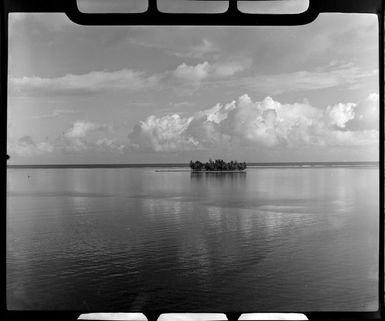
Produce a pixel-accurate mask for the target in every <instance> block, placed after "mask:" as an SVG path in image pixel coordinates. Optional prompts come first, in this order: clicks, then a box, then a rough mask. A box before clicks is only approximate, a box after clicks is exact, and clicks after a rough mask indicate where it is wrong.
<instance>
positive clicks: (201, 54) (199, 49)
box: [170, 39, 221, 60]
mask: <svg viewBox="0 0 385 321" xmlns="http://www.w3.org/2000/svg"><path fill="white" fill-rule="evenodd" d="M220 52H221V50H220V48H219V47H218V46H217V45H216V44H215V43H213V42H212V41H210V40H208V39H203V40H202V41H201V42H200V43H198V44H197V45H194V46H191V47H189V48H187V49H186V50H180V51H177V50H175V51H172V52H171V51H170V53H172V54H174V55H175V56H178V57H187V58H194V59H214V60H215V59H217V58H218V57H219V56H220Z"/></svg>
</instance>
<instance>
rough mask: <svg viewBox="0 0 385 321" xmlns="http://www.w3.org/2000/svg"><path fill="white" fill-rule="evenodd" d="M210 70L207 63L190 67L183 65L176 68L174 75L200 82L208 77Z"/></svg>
mask: <svg viewBox="0 0 385 321" xmlns="http://www.w3.org/2000/svg"><path fill="white" fill-rule="evenodd" d="M209 69H210V64H209V63H208V62H207V61H205V62H203V63H201V64H197V65H196V66H189V65H186V64H185V63H183V64H181V65H179V66H178V67H177V68H176V70H175V72H174V74H175V76H176V77H178V78H182V79H187V80H191V81H200V80H202V79H205V78H207V77H208V75H209Z"/></svg>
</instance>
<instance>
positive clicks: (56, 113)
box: [33, 109, 79, 119]
mask: <svg viewBox="0 0 385 321" xmlns="http://www.w3.org/2000/svg"><path fill="white" fill-rule="evenodd" d="M78 112H79V111H76V110H72V109H54V110H52V111H50V112H49V113H47V114H42V115H37V116H34V117H33V118H35V119H48V118H57V117H60V116H63V115H68V114H76V113H78Z"/></svg>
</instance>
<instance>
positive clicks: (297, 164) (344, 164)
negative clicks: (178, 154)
mask: <svg viewBox="0 0 385 321" xmlns="http://www.w3.org/2000/svg"><path fill="white" fill-rule="evenodd" d="M376 166H379V162H375V161H369V162H272V163H247V167H248V168H261V167H262V168H263V167H266V168H286V167H288V168H289V167H295V168H309V167H310V168H311V167H376ZM188 167H189V165H188V164H187V163H161V164H159V163H152V164H151V163H146V164H35V165H7V168H10V169H23V168H25V169H33V168H40V169H49V168H188ZM189 171H190V170H189Z"/></svg>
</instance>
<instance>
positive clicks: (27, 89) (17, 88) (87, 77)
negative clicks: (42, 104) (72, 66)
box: [9, 69, 159, 94]
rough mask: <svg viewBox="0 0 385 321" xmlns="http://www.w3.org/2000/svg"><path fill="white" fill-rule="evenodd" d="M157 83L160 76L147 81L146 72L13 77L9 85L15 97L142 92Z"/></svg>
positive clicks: (103, 72) (124, 71) (149, 78)
mask: <svg viewBox="0 0 385 321" xmlns="http://www.w3.org/2000/svg"><path fill="white" fill-rule="evenodd" d="M158 80H159V76H157V75H152V76H149V77H147V76H146V75H145V74H144V73H143V72H139V71H133V70H130V69H122V70H118V71H92V72H89V73H86V74H79V75H77V74H67V75H65V76H62V77H56V78H44V77H37V76H35V77H21V78H16V77H13V78H10V81H9V83H10V89H11V91H12V92H14V93H15V94H42V93H44V94H81V93H96V92H100V91H105V90H127V91H139V90H143V89H147V88H152V87H154V86H155V85H156V84H157V83H158Z"/></svg>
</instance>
